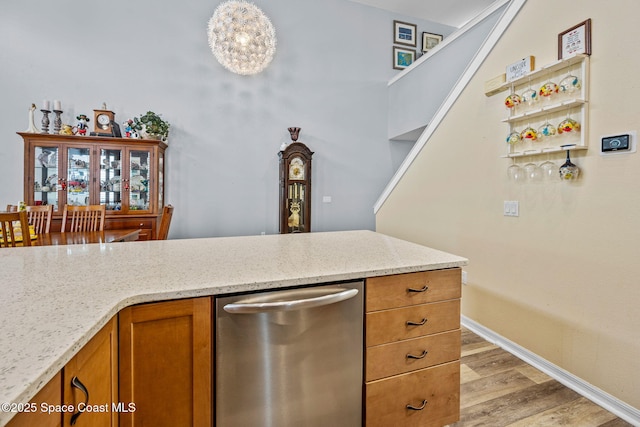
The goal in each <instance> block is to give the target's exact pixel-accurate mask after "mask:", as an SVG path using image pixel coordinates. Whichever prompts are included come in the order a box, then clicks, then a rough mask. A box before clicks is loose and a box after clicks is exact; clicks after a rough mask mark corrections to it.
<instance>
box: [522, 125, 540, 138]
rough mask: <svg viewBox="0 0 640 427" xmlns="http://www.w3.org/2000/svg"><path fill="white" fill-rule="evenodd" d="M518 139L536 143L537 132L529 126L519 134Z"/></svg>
mask: <svg viewBox="0 0 640 427" xmlns="http://www.w3.org/2000/svg"><path fill="white" fill-rule="evenodd" d="M520 138H522V139H523V140H525V139H528V140H529V141H536V140H537V139H538V131H537V130H535V129H534V128H532V127H531V126H527V127H526V128H525V129H524V130H523V131H522V132H520Z"/></svg>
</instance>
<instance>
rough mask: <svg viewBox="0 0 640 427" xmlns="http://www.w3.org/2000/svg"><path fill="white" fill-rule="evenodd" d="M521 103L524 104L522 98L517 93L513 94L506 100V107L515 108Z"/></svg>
mask: <svg viewBox="0 0 640 427" xmlns="http://www.w3.org/2000/svg"><path fill="white" fill-rule="evenodd" d="M521 103H522V98H521V97H520V95H518V94H517V93H512V94H511V95H509V96H507V98H506V99H505V100H504V105H505V106H506V107H507V108H513V107H515V106H516V105H520V104H521Z"/></svg>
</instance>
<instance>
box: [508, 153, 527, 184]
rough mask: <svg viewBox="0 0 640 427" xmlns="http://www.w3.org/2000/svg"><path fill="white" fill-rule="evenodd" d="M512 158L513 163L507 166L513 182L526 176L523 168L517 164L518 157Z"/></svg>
mask: <svg viewBox="0 0 640 427" xmlns="http://www.w3.org/2000/svg"><path fill="white" fill-rule="evenodd" d="M512 159H513V164H512V165H511V166H509V167H508V168H507V176H508V177H509V180H511V181H513V182H520V181H522V179H523V178H524V173H523V171H522V168H521V167H520V166H518V165H517V164H516V159H514V158H512Z"/></svg>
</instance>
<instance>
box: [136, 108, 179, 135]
mask: <svg viewBox="0 0 640 427" xmlns="http://www.w3.org/2000/svg"><path fill="white" fill-rule="evenodd" d="M130 126H131V128H132V129H134V130H136V131H138V134H139V135H140V137H141V138H151V139H160V140H162V141H166V140H167V137H168V136H169V126H170V125H169V122H166V121H164V120H162V118H161V117H160V116H159V115H157V114H156V113H154V112H153V111H147V112H146V113H145V114H144V115H142V116H140V118H138V117H134V118H133V122H132V123H130Z"/></svg>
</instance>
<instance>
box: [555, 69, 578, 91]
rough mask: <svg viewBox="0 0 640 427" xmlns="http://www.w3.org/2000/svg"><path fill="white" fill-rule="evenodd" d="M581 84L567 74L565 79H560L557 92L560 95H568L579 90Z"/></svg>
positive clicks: (576, 78) (571, 75)
mask: <svg viewBox="0 0 640 427" xmlns="http://www.w3.org/2000/svg"><path fill="white" fill-rule="evenodd" d="M581 87H582V84H581V83H580V79H579V78H578V77H576V76H574V75H573V74H571V73H569V75H568V76H567V77H565V78H564V79H562V81H561V82H560V85H559V86H558V90H559V91H560V92H561V93H566V94H570V93H573V92H575V91H577V90H580V88H581Z"/></svg>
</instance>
